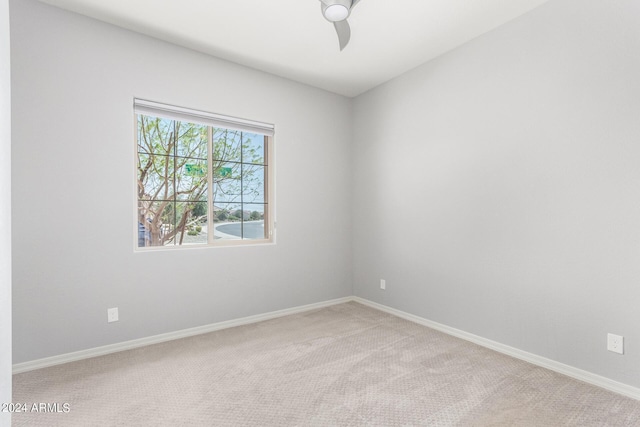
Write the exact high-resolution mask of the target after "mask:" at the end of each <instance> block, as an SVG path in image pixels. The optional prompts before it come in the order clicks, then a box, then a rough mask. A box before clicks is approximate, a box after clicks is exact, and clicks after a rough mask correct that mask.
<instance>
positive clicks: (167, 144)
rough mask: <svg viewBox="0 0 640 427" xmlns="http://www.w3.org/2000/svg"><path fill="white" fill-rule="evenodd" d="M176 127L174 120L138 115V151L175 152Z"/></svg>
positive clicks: (162, 153)
mask: <svg viewBox="0 0 640 427" xmlns="http://www.w3.org/2000/svg"><path fill="white" fill-rule="evenodd" d="M175 128H176V122H175V121H173V120H169V119H162V118H159V117H151V116H144V115H138V152H140V153H147V154H160V155H166V154H174V153H175V151H174V148H175V140H176V138H175V136H176V134H175Z"/></svg>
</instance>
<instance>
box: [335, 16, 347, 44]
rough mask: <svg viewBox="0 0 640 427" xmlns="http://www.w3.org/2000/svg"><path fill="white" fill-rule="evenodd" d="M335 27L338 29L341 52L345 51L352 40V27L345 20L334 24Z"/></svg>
mask: <svg viewBox="0 0 640 427" xmlns="http://www.w3.org/2000/svg"><path fill="white" fill-rule="evenodd" d="M333 26H334V27H336V32H337V33H338V41H339V42H340V50H342V49H344V48H345V46H346V45H347V44H348V43H349V39H351V27H349V23H348V22H347V20H346V19H345V20H344V21H338V22H334V23H333Z"/></svg>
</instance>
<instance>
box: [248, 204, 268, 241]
mask: <svg viewBox="0 0 640 427" xmlns="http://www.w3.org/2000/svg"><path fill="white" fill-rule="evenodd" d="M243 207H244V211H245V212H249V217H248V219H246V220H245V221H244V222H243V224H242V237H243V239H245V240H255V239H266V238H267V231H266V229H265V226H264V210H265V207H266V206H265V205H264V204H251V203H247V204H245V205H244V206H243Z"/></svg>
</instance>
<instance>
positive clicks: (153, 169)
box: [134, 100, 273, 248]
mask: <svg viewBox="0 0 640 427" xmlns="http://www.w3.org/2000/svg"><path fill="white" fill-rule="evenodd" d="M134 110H135V114H136V123H137V132H136V153H137V176H136V179H137V195H138V196H137V199H138V207H137V247H139V248H146V247H167V246H174V247H175V246H185V245H191V246H192V245H229V244H231V245H233V244H243V243H244V244H246V243H258V242H270V241H272V235H273V222H272V219H273V214H272V209H271V207H272V203H271V200H270V199H271V197H272V194H273V191H272V188H271V186H272V182H271V181H272V178H271V177H272V172H271V167H272V161H271V159H270V156H271V153H272V152H273V148H272V145H273V125H268V124H264V123H259V122H253V121H249V120H243V119H236V118H232V117H225V116H220V115H214V114H209V113H204V112H201V111H194V110H189V109H185V108H179V107H173V106H167V105H164V104H158V103H153V102H149V101H143V100H135V102H134Z"/></svg>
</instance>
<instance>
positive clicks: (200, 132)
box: [176, 122, 208, 160]
mask: <svg viewBox="0 0 640 427" xmlns="http://www.w3.org/2000/svg"><path fill="white" fill-rule="evenodd" d="M176 132H177V135H178V140H177V141H178V142H177V147H176V148H177V150H176V153H177V155H178V156H183V157H191V158H196V159H203V160H206V158H207V149H208V148H207V138H208V136H207V126H204V125H197V124H194V123H187V122H177V124H176Z"/></svg>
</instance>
